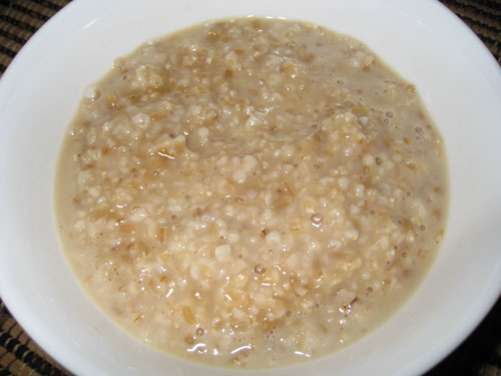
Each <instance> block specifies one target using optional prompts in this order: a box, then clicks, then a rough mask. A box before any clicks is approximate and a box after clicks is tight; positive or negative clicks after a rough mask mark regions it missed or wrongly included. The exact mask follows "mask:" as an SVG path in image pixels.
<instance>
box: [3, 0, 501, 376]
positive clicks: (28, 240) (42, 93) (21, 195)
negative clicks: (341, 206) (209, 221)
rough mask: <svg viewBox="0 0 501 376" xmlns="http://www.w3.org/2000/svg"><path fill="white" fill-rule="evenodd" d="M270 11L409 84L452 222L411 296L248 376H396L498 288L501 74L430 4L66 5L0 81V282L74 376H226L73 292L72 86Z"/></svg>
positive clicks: (441, 344)
mask: <svg viewBox="0 0 501 376" xmlns="http://www.w3.org/2000/svg"><path fill="white" fill-rule="evenodd" d="M250 14H253V15H259V16H281V17H288V18H294V19H303V20H308V21H312V22H315V23H318V24H321V25H325V26H327V27H330V28H332V29H334V30H336V31H339V32H342V33H347V34H350V35H352V36H354V37H356V38H358V39H360V40H362V41H364V42H365V43H366V44H367V45H368V46H369V47H370V48H371V49H373V50H374V51H376V52H377V53H378V54H379V56H380V57H382V58H383V59H384V60H385V61H386V62H387V63H389V64H390V65H391V66H392V67H394V68H395V69H396V70H397V71H398V72H399V73H400V74H401V75H403V77H405V78H406V79H408V80H410V81H412V82H414V83H415V84H416V85H417V87H418V90H419V92H420V94H421V96H422V98H423V100H424V102H425V104H426V106H427V107H428V109H429V111H430V113H431V115H432V117H433V119H434V120H435V122H436V124H437V125H438V127H439V129H440V131H441V132H442V135H443V137H444V139H445V143H446V149H447V152H448V158H449V167H450V185H451V193H450V195H451V196H450V213H449V223H448V230H447V234H446V238H445V241H444V243H443V246H442V248H441V249H440V251H439V254H438V257H437V259H436V261H435V263H434V265H433V267H432V269H431V271H430V272H429V274H428V275H427V277H426V278H425V281H424V282H423V283H422V285H421V286H420V287H419V289H418V290H417V292H416V293H415V294H414V295H413V296H412V298H411V299H410V300H409V301H408V302H407V303H406V304H405V305H404V306H403V307H402V308H401V309H400V310H399V311H398V312H397V313H396V314H395V315H394V316H393V317H392V318H391V319H390V320H388V321H387V322H386V323H385V324H384V325H382V326H380V327H379V328H378V329H377V330H375V331H374V332H372V333H371V334H370V335H368V336H366V337H365V338H363V339H362V340H360V341H359V342H357V343H355V344H354V345H352V346H350V347H348V348H347V349H345V350H343V351H341V352H338V353H335V354H332V355H330V356H327V357H324V358H321V359H317V360H313V361H310V362H306V363H304V364H300V365H296V366H293V367H290V368H281V369H273V370H265V371H249V372H245V373H246V374H248V375H253V374H263V375H264V374H266V375H277V376H278V375H291V376H293V375H305V374H309V375H331V374H333V373H334V372H335V373H336V374H337V375H364V374H381V375H391V374H398V375H408V374H418V373H422V372H424V371H425V370H426V369H428V368H430V367H431V366H433V365H434V364H435V363H436V362H437V361H439V360H440V359H441V358H443V357H444V356H445V355H446V354H447V353H448V352H449V351H451V350H452V349H453V348H454V347H455V346H457V345H458V344H459V343H460V342H461V341H462V340H463V339H464V338H465V337H466V336H467V335H468V334H469V333H470V332H471V331H472V329H473V328H474V327H475V326H476V325H477V324H478V323H479V321H480V320H481V319H482V318H483V317H484V315H485V314H486V312H487V311H488V310H489V308H490V307H491V306H492V304H493V303H494V302H495V300H496V299H497V298H498V297H499V294H500V288H501V240H500V239H501V237H500V235H499V230H500V229H501V227H500V225H501V188H500V187H501V167H500V166H501V151H500V150H501V148H500V141H501V70H500V69H499V66H498V65H497V63H496V62H495V60H494V59H493V58H492V56H491V55H490V54H489V52H488V51H487V50H486V49H485V47H484V46H483V45H482V44H481V43H480V41H479V40H478V39H477V38H476V37H475V36H474V35H473V33H472V32H471V31H470V30H469V29H467V28H466V27H465V25H464V24H462V23H461V22H460V21H459V20H458V19H457V18H456V17H455V16H454V15H452V14H451V13H449V12H448V11H447V10H446V9H445V8H444V7H443V6H442V5H440V4H439V3H438V2H436V1H432V0H420V1H413V0H366V1H364V0H331V1H326V0H308V1H304V0H273V1H269V0H252V1H245V2H243V1H229V0H228V1H225V0H211V1H209V2H204V1H203V0H178V1H161V0H158V1H154V0H143V1H137V0H121V1H120V2H118V1H100V0H86V1H81V0H78V1H74V2H73V3H71V4H70V5H69V6H67V7H66V8H65V9H64V10H63V11H62V12H60V13H59V14H58V15H56V16H55V17H54V18H53V19H51V20H50V21H49V22H48V23H47V24H46V25H45V26H44V27H43V28H42V29H41V30H40V31H39V32H38V33H37V34H36V35H35V36H34V37H33V38H32V39H31V40H30V41H29V43H28V44H27V45H26V46H25V47H24V48H23V50H22V51H21V52H20V53H19V55H18V56H17V57H16V59H15V60H14V62H13V63H12V64H11V65H10V67H9V69H8V70H7V72H6V73H5V75H4V77H3V78H2V81H1V84H0V171H1V181H2V184H1V186H0V294H1V297H2V299H3V300H4V301H5V303H6V304H7V306H8V307H9V309H10V311H11V312H12V313H13V314H14V316H15V317H16V319H17V320H18V321H19V323H20V324H21V325H22V326H23V327H24V328H25V329H26V330H27V331H28V333H29V334H30V335H31V336H32V337H33V338H34V339H35V340H36V341H37V342H38V343H39V344H40V345H41V346H42V347H43V348H44V349H45V350H46V351H48V352H49V353H50V354H51V355H52V356H53V357H55V359H57V360H58V361H59V362H60V363H61V364H62V365H64V366H65V367H67V368H68V369H69V370H71V371H73V372H75V373H76V374H79V375H103V374H117V375H118V374H119V375H128V374H148V375H155V374H164V375H165V374H168V375H195V374H197V375H198V374H204V375H209V376H210V375H226V374H228V375H229V374H234V373H235V371H231V370H225V369H216V368H207V367H205V366H202V365H199V364H192V363H187V362H185V361H184V360H180V359H175V358H172V357H170V356H167V355H165V354H161V353H159V352H156V351H154V350H151V349H150V348H148V347H146V346H144V345H142V344H141V343H139V342H137V341H136V340H134V339H132V338H130V337H129V336H128V335H127V334H125V333H124V332H122V331H121V330H120V329H118V328H117V327H116V326H115V325H114V324H112V322H111V321H110V320H109V319H108V318H107V317H106V316H105V315H104V314H103V313H101V311H100V310H99V309H98V308H96V307H95V306H94V304H93V303H92V302H91V301H90V299H89V298H88V297H87V296H86V295H85V294H84V293H83V292H82V290H81V289H80V287H79V285H78V283H77V281H76V279H75V277H74V276H73V274H72V272H71V270H70V268H69V266H68V264H67V262H66V260H65V259H64V257H63V254H62V252H61V249H60V247H59V244H58V241H57V239H56V228H55V225H54V213H53V198H52V196H53V190H54V187H53V182H54V167H55V162H56V158H57V156H58V153H59V147H60V145H61V141H62V138H63V134H64V132H65V129H66V127H67V126H68V123H69V122H70V120H71V118H72V114H73V113H74V112H75V110H76V109H77V105H78V102H79V99H80V97H81V95H82V92H83V89H84V87H85V86H86V85H87V84H89V83H91V82H93V81H94V80H96V79H97V78H99V77H101V76H102V75H103V74H104V73H105V72H106V71H107V70H109V69H110V67H111V64H112V62H113V60H114V58H115V57H118V56H120V55H123V54H126V53H128V52H130V51H131V50H132V49H134V48H135V47H136V46H138V45H139V44H141V43H143V42H144V41H146V40H148V39H150V38H152V37H157V36H161V35H163V34H166V33H168V32H171V31H174V30H176V29H179V28H181V27H184V26H188V25H191V24H194V23H197V22H200V21H202V20H206V19H214V18H222V17H227V16H244V15H250Z"/></svg>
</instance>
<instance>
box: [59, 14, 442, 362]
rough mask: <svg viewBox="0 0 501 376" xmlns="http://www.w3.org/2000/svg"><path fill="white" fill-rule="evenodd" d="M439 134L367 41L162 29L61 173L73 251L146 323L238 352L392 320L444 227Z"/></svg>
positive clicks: (273, 358)
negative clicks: (168, 32) (163, 32)
mask: <svg viewBox="0 0 501 376" xmlns="http://www.w3.org/2000/svg"><path fill="white" fill-rule="evenodd" d="M446 175H447V173H446V163H445V154H444V149H443V145H442V141H441V138H440V135H439V134H438V132H437V131H436V129H435V128H434V127H433V125H432V123H431V121H430V119H429V118H428V116H427V114H426V111H425V109H424V108H423V105H422V103H421V101H420V99H419V97H418V95H417V94H416V90H415V88H414V86H413V85H411V84H409V83H407V82H405V81H404V80H402V79H401V78H400V77H399V76H398V75H396V74H395V73H394V72H393V71H391V70H390V69H389V68H388V67H387V66H386V65H384V64H383V63H382V62H381V61H380V60H379V59H378V58H377V57H376V56H375V55H374V54H373V53H372V52H371V51H370V50H369V49H368V48H367V47H365V46H364V45H363V44H361V43H360V42H358V41H356V40H354V39H352V38H349V37H346V36H343V35H339V34H335V33H333V32H331V31H328V30H326V29H324V28H322V27H319V26H315V25H311V24H307V23H301V22H292V21H283V20H270V19H258V18H243V19H233V20H227V21H221V22H210V23H207V24H204V25H200V26H196V27H193V28H191V29H187V30H184V31H181V32H178V33H176V34H173V35H170V36H168V37H165V38H163V39H159V40H156V41H153V42H151V43H147V44H145V45H143V46H141V47H139V49H138V50H136V51H135V52H133V53H132V54H131V55H129V56H127V57H125V58H120V59H118V60H117V61H116V63H115V65H114V67H113V69H112V70H111V72H110V73H109V74H108V75H107V76H106V77H104V79H102V80H101V81H99V82H98V83H97V84H95V85H93V86H92V87H90V88H89V89H87V90H86V92H85V95H84V98H83V99H82V102H81V106H80V109H79V111H78V114H77V116H76V118H75V120H74V121H73V123H72V125H71V129H70V131H69V134H68V135H67V137H66V140H65V143H64V146H63V150H62V154H61V160H60V165H59V169H58V176H57V180H58V183H57V192H56V202H57V215H58V221H59V227H60V231H61V234H62V239H63V242H64V246H65V251H66V254H67V256H68V258H69V259H70V260H71V263H72V265H73V267H74V270H75V272H76V274H77V275H78V277H79V279H80V280H81V282H82V284H83V285H84V286H85V288H86V290H87V291H88V292H89V293H90V294H91V295H92V297H93V298H94V299H95V300H96V302H97V303H98V305H99V306H100V307H102V308H103V309H104V310H105V311H106V312H107V313H108V314H109V315H110V316H111V317H112V318H113V319H114V320H116V321H117V322H118V323H119V324H120V325H121V326H122V327H123V328H125V329H126V330H127V331H129V332H130V333H132V334H133V335H134V336H135V337H137V338H140V339H141V340H143V341H144V342H146V343H148V344H150V345H152V346H154V347H156V348H158V349H161V350H164V351H166V352H169V353H173V354H177V355H182V356H184V357H188V358H190V359H194V360H200V361H203V362H207V363H211V364H215V365H234V366H238V367H253V368H255V367H272V366H279V365H285V364H290V363H292V362H295V361H297V360H300V359H307V358H311V357H316V356H319V355H322V354H326V353H328V352H331V351H333V350H336V349H339V348H341V347H343V346H346V345H347V344H349V343H351V342H352V341H353V340H355V339H357V338H359V337H361V336H362V335H364V334H366V333H367V332H368V331H369V330H371V329H372V328H374V326H376V325H377V324H378V323H380V322H381V321H382V320H383V319H385V318H387V317H388V315H390V314H391V312H393V311H394V310H395V309H396V308H397V307H398V306H399V304H401V303H402V302H403V301H404V299H405V298H406V297H408V296H409V295H410V294H411V293H412V291H413V289H414V287H415V286H416V284H417V283H418V282H419V281H420V280H421V279H422V277H423V275H424V274H425V273H426V271H427V269H428V266H429V264H430V261H431V260H432V259H433V256H434V254H435V251H436V249H437V246H438V244H439V243H440V240H441V238H442V236H443V233H444V226H445V216H446V209H447V190H448V188H447V176H446Z"/></svg>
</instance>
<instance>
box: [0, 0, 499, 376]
mask: <svg viewBox="0 0 501 376" xmlns="http://www.w3.org/2000/svg"><path fill="white" fill-rule="evenodd" d="M138 1H140V0H138ZM416 1H420V0H416ZM69 2H70V1H68V0H0V75H1V73H3V72H4V71H5V69H6V68H7V66H8V65H9V63H10V62H11V60H12V59H13V58H14V56H15V55H16V53H17V51H19V49H20V48H21V47H22V46H23V45H24V44H25V43H26V41H27V40H28V39H29V38H30V37H31V35H33V33H35V32H36V31H37V30H38V29H39V28H40V27H41V26H42V25H43V24H44V23H45V22H46V21H47V20H48V19H49V18H50V17H52V16H53V15H54V14H55V13H56V12H57V11H58V10H60V9H61V8H62V7H63V6H65V5H66V4H68V3H69ZM442 2H443V3H444V4H445V5H447V6H448V7H449V9H451V10H452V11H453V12H455V13H456V14H457V15H458V16H459V17H461V18H462V19H463V21H465V22H466V23H467V24H468V25H469V26H470V28H471V29H472V30H473V31H474V32H475V33H476V34H477V35H478V36H479V37H480V38H481V39H482V41H483V42H484V43H485V45H486V46H487V47H488V48H489V50H490V51H491V52H492V54H493V55H494V56H495V58H496V60H497V61H498V62H499V63H500V64H501V0H442ZM33 309H36V307H33ZM431 340H432V339H431ZM67 374H68V373H67V372H65V371H64V370H63V369H62V368H61V367H60V366H58V365H57V364H56V363H55V362H54V361H53V360H52V359H51V358H50V357H49V356H48V355H47V354H46V353H45V352H44V351H43V350H42V349H41V348H40V347H39V346H37V344H36V343H34V342H33V341H32V340H31V339H30V337H29V336H28V335H27V334H26V333H25V332H24V331H23V329H22V328H21V327H20V326H19V325H18V324H17V323H16V321H15V320H14V318H13V317H12V316H11V315H10V314H9V311H8V310H7V308H6V307H5V305H4V304H3V303H2V301H1V300H0V376H3V375H67ZM428 374H429V375H481V376H501V300H500V301H498V303H497V304H496V306H495V307H494V308H493V309H492V311H491V312H490V314H489V315H488V316H487V318H486V319H485V320H484V321H483V322H482V324H481V325H480V326H479V327H478V328H477V330H476V331H475V332H474V333H473V334H472V335H471V336H470V337H469V338H468V339H467V340H466V341H465V342H464V343H463V344H462V345H461V346H460V347H459V348H458V349H457V350H456V351H454V352H453V353H452V354H451V355H450V356H449V357H447V358H446V359H445V360H444V361H442V362H441V363H440V364H439V365H438V366H436V367H435V368H434V369H433V370H431V371H430V372H429V373H428Z"/></svg>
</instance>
